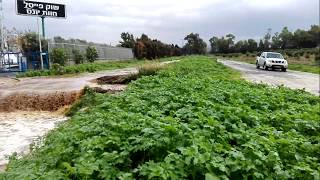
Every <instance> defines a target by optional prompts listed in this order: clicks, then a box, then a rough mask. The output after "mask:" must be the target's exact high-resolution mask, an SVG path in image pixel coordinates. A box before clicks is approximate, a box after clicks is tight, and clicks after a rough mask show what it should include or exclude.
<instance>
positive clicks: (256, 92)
mask: <svg viewBox="0 0 320 180" xmlns="http://www.w3.org/2000/svg"><path fill="white" fill-rule="evenodd" d="M239 77H240V74H239V73H238V72H235V71H233V70H231V69H229V68H227V67H225V66H223V65H222V64H220V63H217V62H216V61H215V60H214V59H212V58H209V57H205V56H191V57H184V58H183V60H182V61H181V62H178V63H174V64H170V65H168V67H167V68H165V69H163V70H160V71H159V72H157V73H156V74H155V75H153V76H144V77H142V78H140V79H138V80H136V81H134V82H132V83H131V84H130V85H129V87H128V89H127V90H126V91H124V92H123V93H121V94H119V95H117V96H116V95H104V94H95V93H93V92H92V91H90V90H87V91H88V92H87V95H86V96H85V97H83V99H82V100H81V101H80V102H78V103H77V104H76V105H75V106H74V107H73V109H72V112H71V113H70V115H71V120H69V121H68V122H65V123H64V124H62V125H60V127H59V128H57V129H56V130H54V131H52V132H50V133H49V134H48V135H47V136H46V138H45V140H44V142H43V144H42V145H41V146H40V147H33V151H32V152H31V154H29V155H27V156H24V157H23V158H22V159H17V158H16V156H12V157H11V158H10V162H9V165H8V167H7V170H6V172H4V173H2V174H0V179H10V180H14V179H19V180H20V179H52V178H54V179H205V178H207V179H219V178H220V179H306V180H308V179H319V171H320V162H319V157H320V154H319V153H320V145H319V144H320V122H319V119H320V113H319V105H320V98H319V97H317V96H313V95H311V94H309V93H307V92H304V91H303V90H290V89H287V88H284V87H278V88H272V87H269V86H266V85H261V84H252V83H249V82H246V81H244V80H242V79H240V78H239Z"/></svg>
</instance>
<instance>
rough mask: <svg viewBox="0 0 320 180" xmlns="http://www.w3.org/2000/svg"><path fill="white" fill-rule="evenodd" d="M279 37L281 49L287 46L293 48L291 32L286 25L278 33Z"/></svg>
mask: <svg viewBox="0 0 320 180" xmlns="http://www.w3.org/2000/svg"><path fill="white" fill-rule="evenodd" d="M279 37H280V38H281V40H282V44H281V48H282V49H288V48H293V47H294V44H293V41H292V40H293V34H292V32H290V31H289V30H288V27H284V28H283V29H282V31H281V33H280V34H279Z"/></svg>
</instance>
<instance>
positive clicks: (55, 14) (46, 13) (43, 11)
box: [16, 0, 67, 69]
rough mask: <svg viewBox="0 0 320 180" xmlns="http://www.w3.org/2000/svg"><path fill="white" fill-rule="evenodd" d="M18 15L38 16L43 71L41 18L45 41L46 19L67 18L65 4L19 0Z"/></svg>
mask: <svg viewBox="0 0 320 180" xmlns="http://www.w3.org/2000/svg"><path fill="white" fill-rule="evenodd" d="M16 8H17V14H18V15H24V16H37V24H38V33H39V45H40V59H41V69H43V57H42V45H41V38H40V37H41V36H40V31H39V20H38V17H41V22H42V23H41V24H42V37H43V38H44V39H45V37H46V33H45V24H44V19H45V18H46V17H50V18H66V17H67V16H66V6H65V5H64V4H55V3H46V2H37V1H27V0H17V2H16Z"/></svg>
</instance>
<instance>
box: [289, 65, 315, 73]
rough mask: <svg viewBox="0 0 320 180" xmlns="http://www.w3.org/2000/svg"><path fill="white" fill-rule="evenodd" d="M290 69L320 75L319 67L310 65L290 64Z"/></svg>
mask: <svg viewBox="0 0 320 180" xmlns="http://www.w3.org/2000/svg"><path fill="white" fill-rule="evenodd" d="M289 69H291V70H295V71H302V72H310V73H315V74H320V66H319V65H308V64H290V65H289Z"/></svg>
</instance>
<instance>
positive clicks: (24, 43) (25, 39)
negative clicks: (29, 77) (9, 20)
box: [19, 32, 48, 53]
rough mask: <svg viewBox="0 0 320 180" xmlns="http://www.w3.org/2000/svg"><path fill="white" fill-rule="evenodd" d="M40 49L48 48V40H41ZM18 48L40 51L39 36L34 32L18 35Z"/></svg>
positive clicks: (27, 50)
mask: <svg viewBox="0 0 320 180" xmlns="http://www.w3.org/2000/svg"><path fill="white" fill-rule="evenodd" d="M41 44H42V51H47V50H48V48H47V47H48V42H47V41H46V40H44V39H42V40H41ZM19 46H20V49H21V50H22V51H23V52H25V53H27V52H38V51H40V45H39V36H38V34H37V33H35V32H27V33H25V34H23V35H22V36H20V37H19Z"/></svg>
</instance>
